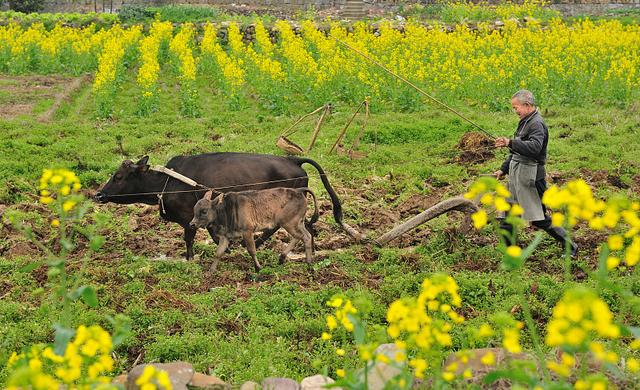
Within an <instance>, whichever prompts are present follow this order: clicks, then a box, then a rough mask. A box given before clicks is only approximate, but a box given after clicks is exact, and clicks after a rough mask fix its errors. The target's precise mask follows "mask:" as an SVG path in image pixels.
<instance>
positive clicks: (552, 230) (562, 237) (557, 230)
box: [544, 226, 578, 259]
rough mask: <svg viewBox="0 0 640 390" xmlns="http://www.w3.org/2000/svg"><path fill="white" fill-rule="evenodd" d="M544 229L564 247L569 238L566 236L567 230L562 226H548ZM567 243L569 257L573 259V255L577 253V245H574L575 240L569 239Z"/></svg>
mask: <svg viewBox="0 0 640 390" xmlns="http://www.w3.org/2000/svg"><path fill="white" fill-rule="evenodd" d="M544 231H545V232H547V233H548V234H549V235H550V236H551V237H553V238H554V239H555V240H556V241H558V242H559V243H561V244H562V248H563V249H564V248H566V245H567V240H569V238H568V237H567V232H566V231H565V230H564V229H563V228H561V227H554V226H549V227H548V228H546V229H544ZM569 244H570V245H571V258H572V259H573V258H574V257H576V254H577V253H578V245H576V243H575V242H573V241H570V240H569Z"/></svg>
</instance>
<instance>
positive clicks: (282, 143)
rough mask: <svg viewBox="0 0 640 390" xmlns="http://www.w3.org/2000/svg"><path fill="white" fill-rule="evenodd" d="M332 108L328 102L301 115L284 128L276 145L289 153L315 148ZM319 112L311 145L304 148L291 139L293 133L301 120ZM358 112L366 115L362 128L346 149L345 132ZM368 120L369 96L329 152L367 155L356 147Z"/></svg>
mask: <svg viewBox="0 0 640 390" xmlns="http://www.w3.org/2000/svg"><path fill="white" fill-rule="evenodd" d="M363 109H364V113H361V111H362V110H363ZM331 110H332V107H331V103H327V104H325V105H324V106H322V107H318V108H316V109H315V110H313V111H311V112H310V113H308V114H305V115H303V116H301V117H300V118H298V119H297V120H296V121H295V122H294V123H293V124H292V125H291V126H289V127H288V128H287V129H286V130H284V131H283V132H282V134H280V136H279V137H278V140H277V141H276V146H277V147H278V148H280V149H282V150H284V151H285V152H286V153H288V154H293V155H301V154H304V153H308V152H309V151H311V149H313V146H314V145H315V143H316V140H317V139H318V134H319V133H320V128H321V126H322V124H323V123H324V121H325V118H326V116H327V114H330V113H331ZM318 113H321V114H320V117H319V118H318V121H317V122H316V125H315V128H314V129H313V134H312V135H311V141H310V142H309V146H308V147H307V149H304V148H303V147H301V146H299V145H297V144H296V143H295V142H293V141H292V140H290V139H289V137H290V136H291V135H293V134H295V133H296V132H297V131H298V130H299V129H296V128H295V127H296V126H297V125H298V124H299V123H300V122H302V121H303V120H305V119H306V118H308V117H310V116H312V115H316V114H318ZM358 114H361V115H362V114H363V115H364V120H363V123H362V127H361V128H360V131H359V132H358V134H357V135H356V138H355V139H354V140H353V143H352V145H351V147H350V148H349V149H348V150H345V149H344V148H343V146H342V140H343V138H344V136H345V134H346V133H347V130H348V129H349V126H351V123H353V121H354V119H355V118H356V116H357V115H358ZM368 121H369V97H367V98H366V99H365V100H364V101H363V102H362V103H360V105H358V107H357V108H356V110H355V112H354V113H353V115H352V116H351V118H350V119H349V121H347V124H346V125H345V126H344V128H343V129H342V131H340V134H338V138H337V139H336V142H335V143H334V144H333V146H332V147H331V150H329V153H332V152H333V151H334V150H335V151H336V153H338V154H341V155H347V156H349V158H351V159H353V158H362V157H365V154H363V153H358V152H356V151H355V149H357V148H358V145H360V139H361V138H362V136H363V135H364V131H365V129H366V127H367V122H368Z"/></svg>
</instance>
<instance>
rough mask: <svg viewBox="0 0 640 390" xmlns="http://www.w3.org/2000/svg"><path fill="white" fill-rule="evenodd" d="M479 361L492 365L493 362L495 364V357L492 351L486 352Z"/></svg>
mask: <svg viewBox="0 0 640 390" xmlns="http://www.w3.org/2000/svg"><path fill="white" fill-rule="evenodd" d="M480 362H481V363H482V364H484V365H485V366H493V365H494V364H496V357H495V355H494V354H493V352H487V353H486V354H484V356H482V358H481V359H480Z"/></svg>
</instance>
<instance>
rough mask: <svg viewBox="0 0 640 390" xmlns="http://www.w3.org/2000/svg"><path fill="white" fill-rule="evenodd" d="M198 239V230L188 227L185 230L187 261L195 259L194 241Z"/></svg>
mask: <svg viewBox="0 0 640 390" xmlns="http://www.w3.org/2000/svg"><path fill="white" fill-rule="evenodd" d="M195 237H196V229H192V228H190V227H189V226H188V225H187V226H186V227H185V228H184V243H185V244H186V245H187V260H189V259H193V240H194V238H195Z"/></svg>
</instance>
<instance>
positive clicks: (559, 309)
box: [545, 287, 620, 348]
mask: <svg viewBox="0 0 640 390" xmlns="http://www.w3.org/2000/svg"><path fill="white" fill-rule="evenodd" d="M619 336H620V328H619V327H618V326H617V325H615V324H614V323H613V314H612V313H611V311H610V310H609V307H608V306H607V304H606V303H605V302H604V301H603V300H602V299H600V298H599V297H598V296H597V295H596V294H595V293H594V292H593V291H591V290H589V289H586V288H584V287H578V288H574V289H572V290H568V291H566V292H565V293H564V295H563V297H562V299H561V300H560V301H559V302H558V303H557V304H556V306H555V307H554V308H553V317H552V319H551V321H549V324H548V325H547V335H546V339H545V341H546V343H547V345H549V346H551V347H556V346H562V345H568V346H572V347H582V348H585V346H586V343H588V342H589V341H590V340H592V339H593V338H594V337H603V338H609V339H615V338H618V337H619Z"/></svg>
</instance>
